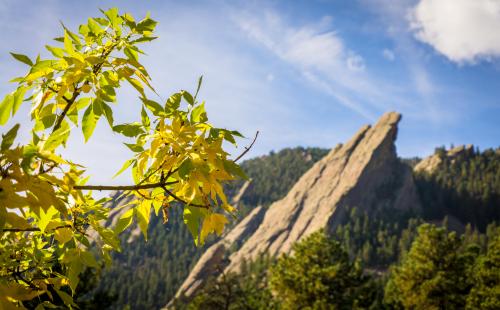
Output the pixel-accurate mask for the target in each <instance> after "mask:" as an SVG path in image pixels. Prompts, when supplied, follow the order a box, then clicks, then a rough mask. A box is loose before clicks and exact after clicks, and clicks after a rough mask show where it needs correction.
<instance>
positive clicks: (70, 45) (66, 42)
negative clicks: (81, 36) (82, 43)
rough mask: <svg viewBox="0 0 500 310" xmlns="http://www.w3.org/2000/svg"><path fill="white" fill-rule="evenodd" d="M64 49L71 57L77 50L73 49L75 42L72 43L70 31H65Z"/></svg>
mask: <svg viewBox="0 0 500 310" xmlns="http://www.w3.org/2000/svg"><path fill="white" fill-rule="evenodd" d="M64 48H65V49H66V52H67V53H68V54H70V55H72V54H74V53H75V49H74V48H73V42H72V41H71V39H70V37H69V34H68V31H67V30H66V31H64Z"/></svg>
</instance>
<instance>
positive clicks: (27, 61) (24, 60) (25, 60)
mask: <svg viewBox="0 0 500 310" xmlns="http://www.w3.org/2000/svg"><path fill="white" fill-rule="evenodd" d="M10 54H11V55H12V57H14V58H15V59H16V60H19V61H20V62H22V63H24V64H27V65H28V66H33V62H32V61H31V59H30V58H29V57H28V56H26V55H23V54H16V53H10Z"/></svg>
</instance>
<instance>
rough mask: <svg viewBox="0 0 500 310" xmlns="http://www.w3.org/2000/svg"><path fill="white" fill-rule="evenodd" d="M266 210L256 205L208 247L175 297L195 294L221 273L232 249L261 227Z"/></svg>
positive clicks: (239, 245)
mask: <svg viewBox="0 0 500 310" xmlns="http://www.w3.org/2000/svg"><path fill="white" fill-rule="evenodd" d="M265 211H266V209H265V208H264V207H262V206H259V207H256V208H255V209H253V210H252V212H250V214H248V215H247V216H246V217H245V218H244V219H243V220H242V221H241V222H240V223H239V224H238V225H236V226H235V227H234V228H233V229H231V231H230V232H229V233H227V234H226V235H225V236H224V238H222V239H221V240H219V241H218V242H217V243H215V244H214V245H212V246H211V247H210V248H208V249H207V250H206V251H205V253H204V254H203V256H202V257H201V258H200V259H199V260H198V262H197V263H196V265H195V266H194V268H193V270H191V273H190V274H189V276H188V278H187V279H186V280H185V281H184V283H183V284H182V288H181V289H179V291H178V293H177V294H176V296H175V298H180V299H182V298H184V297H187V298H189V297H191V296H193V294H194V293H195V292H196V291H197V290H198V289H199V288H200V287H201V286H202V285H203V282H204V281H205V280H206V279H207V278H209V277H211V276H213V275H215V274H220V273H221V272H222V271H223V269H224V267H225V266H227V264H228V261H227V256H228V254H230V253H231V250H232V249H237V248H239V247H241V244H242V243H243V242H244V241H245V240H246V239H248V237H249V236H250V235H251V234H252V233H253V232H254V231H255V230H256V229H257V228H258V227H259V225H260V224H261V222H262V219H263V218H264V214H265Z"/></svg>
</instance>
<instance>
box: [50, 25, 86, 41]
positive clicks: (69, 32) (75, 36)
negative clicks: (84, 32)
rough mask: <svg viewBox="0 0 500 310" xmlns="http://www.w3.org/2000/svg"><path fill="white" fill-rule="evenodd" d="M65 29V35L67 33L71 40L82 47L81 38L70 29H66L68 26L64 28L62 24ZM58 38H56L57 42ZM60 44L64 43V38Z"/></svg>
mask: <svg viewBox="0 0 500 310" xmlns="http://www.w3.org/2000/svg"><path fill="white" fill-rule="evenodd" d="M61 24H62V26H63V28H64V31H65V33H67V34H68V35H69V36H70V38H71V40H73V42H74V43H75V44H76V45H82V43H81V42H80V38H79V37H78V35H76V34H74V33H73V32H71V31H70V30H69V29H68V28H66V26H64V24H63V23H61ZM57 39H58V38H56V39H55V40H56V41H57ZM60 42H64V38H62V40H60Z"/></svg>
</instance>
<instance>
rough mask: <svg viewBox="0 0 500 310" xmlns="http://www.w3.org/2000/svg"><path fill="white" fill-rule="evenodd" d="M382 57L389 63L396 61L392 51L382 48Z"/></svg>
mask: <svg viewBox="0 0 500 310" xmlns="http://www.w3.org/2000/svg"><path fill="white" fill-rule="evenodd" d="M382 56H384V58H385V59H387V60H389V61H394V59H396V54H394V52H393V51H392V50H390V49H387V48H384V50H383V51H382Z"/></svg>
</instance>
